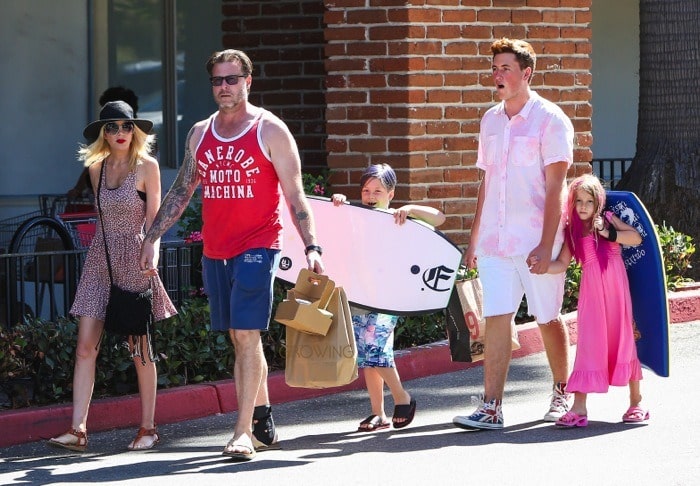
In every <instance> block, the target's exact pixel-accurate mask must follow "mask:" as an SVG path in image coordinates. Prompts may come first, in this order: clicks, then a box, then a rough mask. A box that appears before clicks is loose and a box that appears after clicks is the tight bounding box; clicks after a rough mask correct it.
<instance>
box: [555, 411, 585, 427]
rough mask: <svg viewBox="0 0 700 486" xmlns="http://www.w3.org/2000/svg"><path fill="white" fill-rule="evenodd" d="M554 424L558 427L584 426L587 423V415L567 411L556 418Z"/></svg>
mask: <svg viewBox="0 0 700 486" xmlns="http://www.w3.org/2000/svg"><path fill="white" fill-rule="evenodd" d="M554 425H558V426H559V427H585V426H586V425H588V416H587V415H579V414H577V413H575V412H571V411H569V412H566V413H565V414H564V415H563V416H562V418H560V419H559V420H557V421H556V422H555V423H554Z"/></svg>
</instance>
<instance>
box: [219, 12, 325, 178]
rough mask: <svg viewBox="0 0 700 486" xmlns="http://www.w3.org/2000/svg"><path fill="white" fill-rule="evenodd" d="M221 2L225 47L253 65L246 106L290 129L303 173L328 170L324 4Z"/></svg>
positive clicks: (223, 43)
mask: <svg viewBox="0 0 700 486" xmlns="http://www.w3.org/2000/svg"><path fill="white" fill-rule="evenodd" d="M221 3H222V9H223V17H224V21H223V23H222V31H223V42H222V45H223V48H225V49H241V50H243V51H245V52H246V53H247V54H248V55H249V56H250V58H251V59H252V61H253V68H254V72H253V85H252V88H251V94H250V101H251V102H252V103H253V104H255V105H258V106H263V107H265V108H267V109H268V110H270V111H272V112H273V113H275V114H276V115H277V116H279V117H280V118H281V119H282V120H284V121H285V122H286V123H287V125H289V128H290V130H291V131H292V133H293V134H294V135H295V138H296V141H297V144H298V145H299V152H300V154H301V159H302V164H303V166H304V171H305V172H316V171H317V170H318V169H319V168H326V167H327V165H326V147H325V141H326V127H325V110H326V102H325V98H324V83H325V77H326V73H325V68H324V65H323V56H324V48H325V41H324V38H323V32H324V30H323V28H324V26H323V14H324V5H323V2H322V1H321V0H297V1H289V0H275V1H271V0H265V1H260V0H254V1H253V0H250V1H249V0H222V2H221ZM212 27H214V26H212Z"/></svg>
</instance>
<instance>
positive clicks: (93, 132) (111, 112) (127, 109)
mask: <svg viewBox="0 0 700 486" xmlns="http://www.w3.org/2000/svg"><path fill="white" fill-rule="evenodd" d="M114 121H132V122H134V124H135V125H136V126H137V127H139V128H140V129H141V130H142V131H144V132H145V133H149V132H150V131H151V129H152V128H153V122H152V121H151V120H144V119H142V118H134V110H133V109H132V108H131V106H129V104H128V103H126V102H125V101H110V102H107V103H105V104H104V106H103V107H102V109H101V110H100V119H99V120H97V121H94V122H92V123H90V124H89V125H88V126H86V127H85V130H83V136H84V137H85V138H86V139H87V140H89V141H90V143H92V142H94V141H95V140H97V137H98V136H99V135H100V130H102V126H103V125H104V124H106V123H109V122H114Z"/></svg>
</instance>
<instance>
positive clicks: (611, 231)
mask: <svg viewBox="0 0 700 486" xmlns="http://www.w3.org/2000/svg"><path fill="white" fill-rule="evenodd" d="M605 239H606V240H608V241H617V230H616V229H615V227H614V226H613V225H609V226H608V237H607V238H605Z"/></svg>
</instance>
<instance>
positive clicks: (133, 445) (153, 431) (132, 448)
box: [126, 427, 160, 451]
mask: <svg viewBox="0 0 700 486" xmlns="http://www.w3.org/2000/svg"><path fill="white" fill-rule="evenodd" d="M147 435H152V436H153V437H154V440H153V442H151V444H150V445H148V446H146V447H137V446H136V443H137V442H138V441H139V440H141V439H142V438H143V437H146V436H147ZM158 442H160V436H159V435H158V428H157V427H153V428H152V429H147V428H145V427H141V428H140V429H139V431H138V432H137V433H136V438H135V439H134V440H133V441H132V442H131V444H129V445H128V446H127V447H126V448H127V449H129V450H130V451H147V450H148V449H153V448H154V447H155V446H156V444H158Z"/></svg>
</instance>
